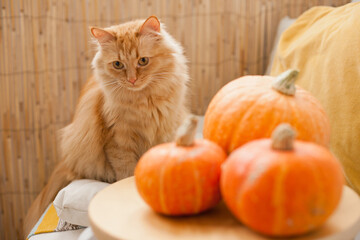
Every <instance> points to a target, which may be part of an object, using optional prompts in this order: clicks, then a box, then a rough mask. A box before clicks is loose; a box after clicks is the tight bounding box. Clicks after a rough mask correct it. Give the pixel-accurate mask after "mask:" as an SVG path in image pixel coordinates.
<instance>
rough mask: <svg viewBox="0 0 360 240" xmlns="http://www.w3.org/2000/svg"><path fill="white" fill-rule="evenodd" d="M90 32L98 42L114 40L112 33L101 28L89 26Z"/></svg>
mask: <svg viewBox="0 0 360 240" xmlns="http://www.w3.org/2000/svg"><path fill="white" fill-rule="evenodd" d="M90 32H91V34H92V35H93V37H94V38H96V39H97V40H98V41H99V43H100V44H102V43H106V42H110V41H113V40H115V36H114V35H113V34H112V33H110V32H108V31H106V30H104V29H101V28H96V27H91V28H90Z"/></svg>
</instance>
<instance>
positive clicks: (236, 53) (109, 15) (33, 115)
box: [0, 0, 349, 239]
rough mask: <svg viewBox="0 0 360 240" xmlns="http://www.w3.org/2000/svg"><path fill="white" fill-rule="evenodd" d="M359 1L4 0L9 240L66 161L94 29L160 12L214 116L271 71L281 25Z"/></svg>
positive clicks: (194, 103) (0, 124)
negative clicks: (249, 80)
mask: <svg viewBox="0 0 360 240" xmlns="http://www.w3.org/2000/svg"><path fill="white" fill-rule="evenodd" d="M347 2H349V0H311V1H310V0H301V1H295V0H225V1H224V0H212V1H210V0H208V1H207V0H191V1H190V0H188V1H183V0H172V1H168V0H156V1H152V0H109V1H101V0H79V1H70V0H34V1H26V0H1V1H0V164H1V168H0V239H21V237H20V229H21V227H22V221H23V217H24V215H25V212H26V211H27V209H28V208H29V206H30V204H31V202H32V201H33V200H34V198H35V197H36V195H37V194H38V193H39V191H40V190H41V188H42V187H43V186H44V184H45V183H46V181H47V179H48V177H49V175H50V174H51V171H52V169H53V167H54V165H55V163H56V162H57V161H58V145H57V140H56V132H57V130H59V129H60V128H62V127H64V126H65V125H66V124H68V123H69V122H70V121H71V118H72V116H73V113H74V108H75V105H76V102H77V99H78V97H79V93H80V90H81V88H82V86H83V85H84V83H85V81H86V80H87V78H89V77H90V75H91V68H90V62H91V60H92V57H93V54H94V47H93V46H92V45H91V43H90V35H89V32H88V31H89V28H88V27H89V26H100V27H106V26H109V25H113V24H119V23H122V22H125V21H129V20H132V19H137V18H146V17H148V16H149V15H157V16H158V17H159V18H160V19H161V20H162V22H164V23H165V25H166V26H167V29H168V31H169V32H170V33H171V34H172V35H173V36H174V37H175V38H176V39H178V40H179V41H180V42H181V43H182V44H183V46H184V49H185V52H186V56H187V58H188V59H189V71H190V76H191V79H192V82H191V84H190V87H191V94H189V97H190V98H191V101H190V102H191V104H190V106H191V110H192V112H193V113H196V114H204V112H205V110H206V107H207V105H208V103H209V101H210V100H211V98H212V97H213V96H214V94H215V93H216V92H217V91H218V90H219V88H221V87H222V86H223V85H224V84H226V83H227V82H229V81H231V80H232V79H234V78H237V77H240V76H242V75H246V74H263V73H264V71H265V69H266V66H267V63H268V60H269V56H270V52H271V48H272V46H273V40H274V37H275V34H276V29H277V25H278V23H279V21H280V19H281V18H282V17H284V16H286V15H288V16H290V17H297V16H299V15H300V14H301V13H302V12H304V11H305V10H307V9H309V8H310V7H312V6H316V5H332V6H340V5H343V4H346V3H347Z"/></svg>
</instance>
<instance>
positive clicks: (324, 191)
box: [221, 125, 344, 236]
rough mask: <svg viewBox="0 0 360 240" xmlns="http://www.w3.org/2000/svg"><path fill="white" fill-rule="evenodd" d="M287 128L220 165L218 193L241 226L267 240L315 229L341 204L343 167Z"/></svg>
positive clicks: (244, 147)
mask: <svg viewBox="0 0 360 240" xmlns="http://www.w3.org/2000/svg"><path fill="white" fill-rule="evenodd" d="M293 138H294V134H293V130H292V129H291V127H289V125H281V126H279V128H277V129H276V130H275V132H274V135H273V140H271V139H260V140H255V141H252V142H249V143H247V144H245V145H244V146H242V147H240V148H239V149H237V150H235V151H234V152H232V153H231V155H230V156H229V158H228V159H227V161H226V162H225V163H224V164H223V168H222V173H221V174H222V175H221V193H222V196H223V199H224V201H225V203H226V205H227V206H228V208H229V209H230V211H231V212H232V213H233V214H234V215H235V216H236V217H237V218H238V219H239V220H240V221H241V222H242V223H244V224H245V225H247V226H249V227H250V228H252V229H254V230H256V231H258V232H260V233H263V234H266V235H270V236H292V235H298V234H303V233H307V232H309V231H311V230H313V229H316V228H317V227H319V226H320V225H321V224H322V223H324V222H325V220H326V219H327V218H328V217H329V216H330V215H331V213H332V212H333V211H334V209H335V208H336V206H337V205H338V203H339V200H340V197H341V193H342V189H343V184H344V178H343V174H342V170H341V165H340V163H339V162H338V161H337V159H336V158H335V157H334V156H333V155H332V154H331V152H330V151H329V150H328V149H327V148H325V147H323V146H320V145H318V144H314V143H311V142H304V141H299V140H295V142H294V139H293Z"/></svg>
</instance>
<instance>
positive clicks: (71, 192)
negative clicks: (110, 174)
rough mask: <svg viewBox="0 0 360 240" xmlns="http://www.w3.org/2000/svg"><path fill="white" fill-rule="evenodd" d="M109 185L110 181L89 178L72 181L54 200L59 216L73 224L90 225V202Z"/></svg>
mask: <svg viewBox="0 0 360 240" xmlns="http://www.w3.org/2000/svg"><path fill="white" fill-rule="evenodd" d="M108 185H109V184H108V183H104V182H99V181H96V180H89V179H82V180H75V181H73V182H71V183H70V184H69V185H68V186H66V187H65V188H63V189H61V190H60V192H59V193H58V194H57V196H56V198H55V200H54V206H55V209H56V212H57V214H58V216H59V218H60V219H62V220H64V221H66V222H68V223H71V224H76V225H80V226H86V227H87V226H89V225H90V223H89V219H88V206H89V203H90V201H91V199H92V198H93V197H94V196H95V194H96V193H97V192H99V191H100V190H102V189H103V188H105V187H107V186H108Z"/></svg>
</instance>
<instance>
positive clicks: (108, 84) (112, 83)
mask: <svg viewBox="0 0 360 240" xmlns="http://www.w3.org/2000/svg"><path fill="white" fill-rule="evenodd" d="M114 84H118V81H113V82H110V83H106V84H103V86H104V87H106V86H110V85H114Z"/></svg>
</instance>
